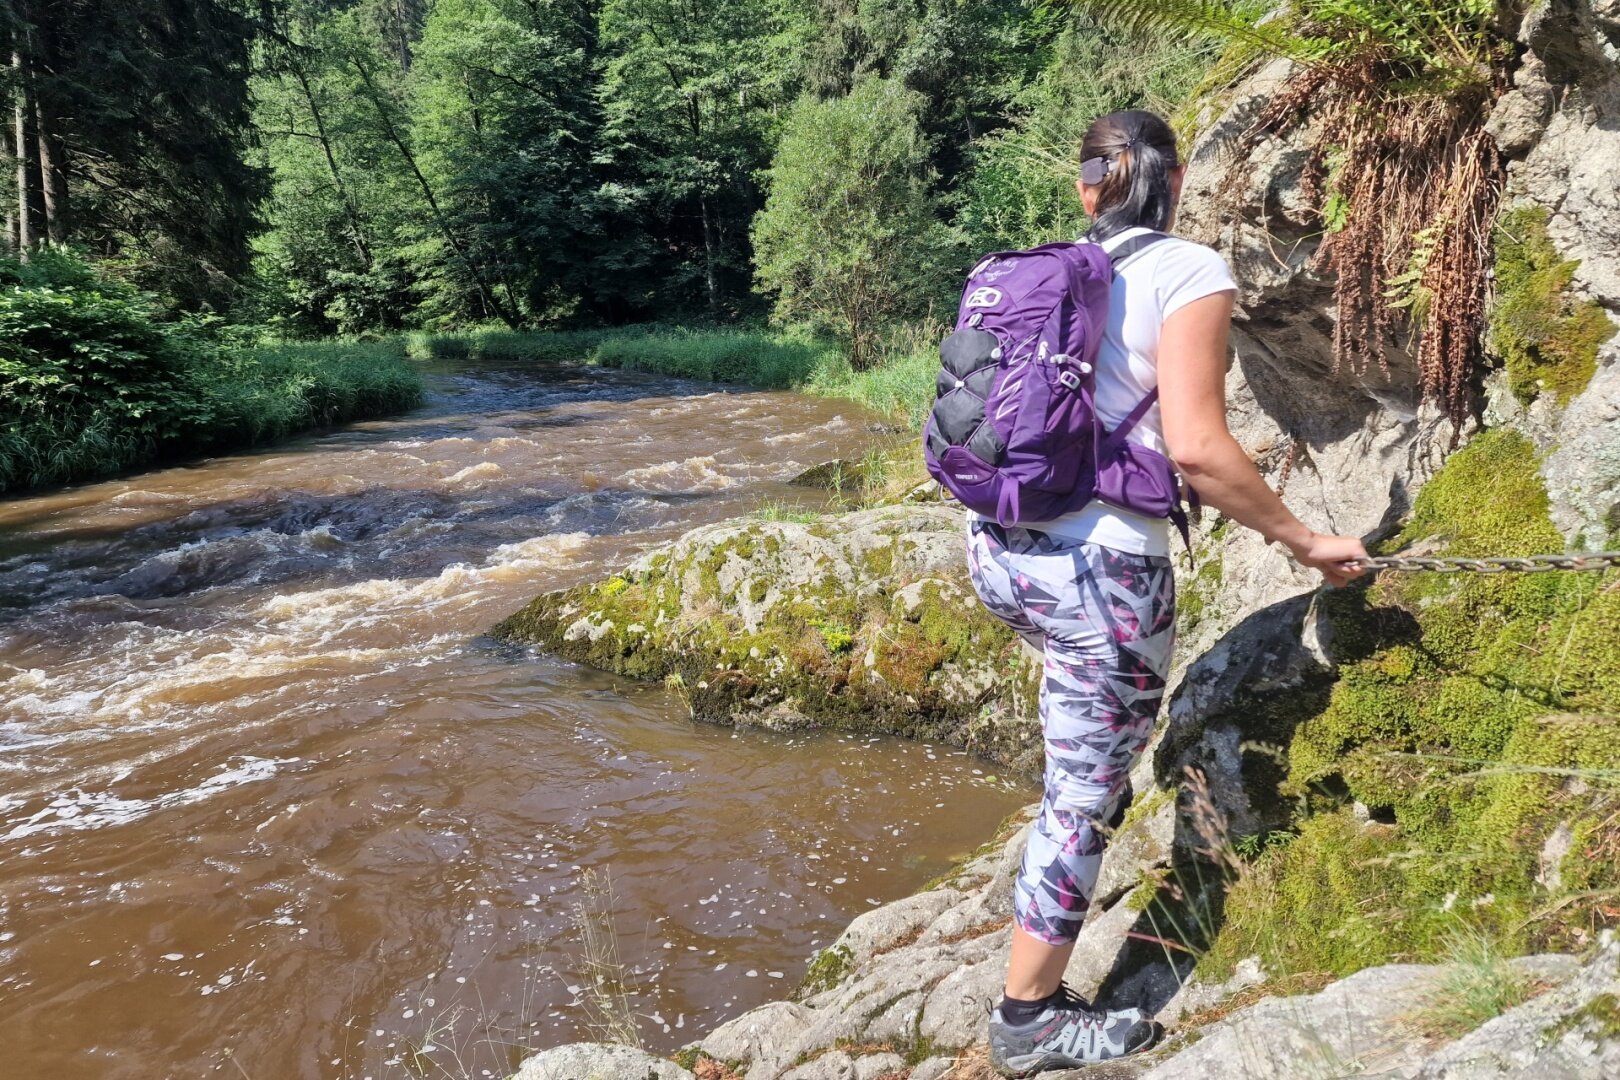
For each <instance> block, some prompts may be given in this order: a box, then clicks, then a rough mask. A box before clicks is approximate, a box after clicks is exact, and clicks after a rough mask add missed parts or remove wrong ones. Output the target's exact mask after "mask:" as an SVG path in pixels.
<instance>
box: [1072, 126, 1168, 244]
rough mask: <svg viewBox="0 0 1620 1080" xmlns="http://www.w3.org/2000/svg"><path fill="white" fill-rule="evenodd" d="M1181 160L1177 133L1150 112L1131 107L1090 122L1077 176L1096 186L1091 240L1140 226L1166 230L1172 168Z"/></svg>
mask: <svg viewBox="0 0 1620 1080" xmlns="http://www.w3.org/2000/svg"><path fill="white" fill-rule="evenodd" d="M1179 164H1180V162H1179V160H1178V159H1177V157H1176V135H1175V132H1173V131H1171V130H1170V125H1169V124H1167V123H1165V122H1164V121H1163V120H1162V119H1160V118H1159V117H1157V116H1155V115H1154V114H1153V113H1150V112H1143V111H1142V110H1140V109H1130V110H1127V111H1125V112H1116V113H1109V114H1108V115H1107V116H1103V117H1100V118H1098V119H1097V120H1096V121H1094V122H1093V123H1092V125H1091V127H1089V128H1087V129H1086V135H1085V138H1084V139H1082V140H1081V142H1080V179H1081V180H1082V181H1084V182H1085V183H1086V184H1088V185H1091V186H1094V187H1096V188H1097V189H1098V190H1097V214H1096V218H1095V219H1094V220H1093V221H1092V224H1091V236H1092V238H1093V239H1096V240H1106V239H1108V238H1109V237H1110V236H1113V235H1115V234H1116V233H1120V232H1123V231H1124V230H1126V229H1131V228H1136V227H1138V226H1141V227H1144V228H1149V229H1158V230H1161V231H1162V230H1164V229H1167V228H1169V227H1170V219H1171V217H1172V216H1173V214H1174V212H1175V195H1174V193H1173V192H1172V191H1171V188H1170V172H1171V170H1173V169H1174V168H1175V167H1176V166H1177V165H1179Z"/></svg>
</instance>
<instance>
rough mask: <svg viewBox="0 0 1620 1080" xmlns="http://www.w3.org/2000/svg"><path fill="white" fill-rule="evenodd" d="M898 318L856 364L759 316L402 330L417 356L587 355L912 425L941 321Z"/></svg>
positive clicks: (565, 358) (579, 359)
mask: <svg viewBox="0 0 1620 1080" xmlns="http://www.w3.org/2000/svg"><path fill="white" fill-rule="evenodd" d="M936 329H938V328H930V327H927V326H923V325H915V326H902V327H899V328H897V329H895V330H893V331H891V333H890V334H889V335H888V336H887V337H886V338H885V339H884V340H883V342H882V343H881V344H880V345H879V347H878V349H877V350H876V355H875V357H874V359H873V361H872V363H871V364H870V365H868V366H867V367H865V368H863V369H862V370H859V371H856V370H855V369H854V368H852V367H851V366H850V363H849V357H848V353H847V351H846V350H845V349H843V348H842V347H841V346H839V345H838V344H837V343H836V342H833V341H831V340H828V339H826V338H820V337H816V336H814V335H811V334H808V333H804V332H800V331H788V330H773V329H768V328H764V327H758V326H739V327H726V328H699V327H681V326H670V325H663V324H654V325H647V326H627V327H613V328H603V329H595V330H535V331H528V332H524V331H512V330H506V329H494V328H491V329H483V330H470V331H466V332H463V333H443V334H425V333H418V334H410V335H406V337H405V338H404V341H405V343H406V349H407V351H408V352H409V354H410V355H411V356H413V357H417V358H420V359H450V360H457V359H468V358H472V359H480V358H488V359H497V358H504V359H513V360H533V361H545V362H554V363H569V362H572V363H586V364H593V365H597V366H600V367H607V368H617V369H621V370H624V371H644V372H649V373H652V374H658V375H674V376H677V377H679V378H684V379H697V380H701V381H703V382H717V383H728V384H734V385H743V386H751V387H757V388H760V389H766V390H793V391H796V392H799V393H804V394H811V395H814V396H816V397H825V398H842V399H846V400H849V401H854V402H856V403H857V404H859V405H861V406H863V407H865V408H868V409H871V410H872V411H873V412H877V413H880V414H882V415H884V416H888V417H890V418H892V419H893V420H895V422H896V423H900V424H904V425H905V426H907V427H908V428H910V429H912V430H920V429H921V427H922V421H923V418H924V416H925V415H926V413H927V410H928V407H929V406H930V405H932V404H933V398H934V376H935V375H936V373H937V371H938V368H939V337H940V336H941V335H942V334H943V330H939V331H938V332H937V333H936Z"/></svg>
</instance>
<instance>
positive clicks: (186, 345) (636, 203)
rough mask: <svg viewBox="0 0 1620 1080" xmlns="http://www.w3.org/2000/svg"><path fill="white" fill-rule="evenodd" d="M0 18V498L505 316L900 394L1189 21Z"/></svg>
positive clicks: (1199, 47)
mask: <svg viewBox="0 0 1620 1080" xmlns="http://www.w3.org/2000/svg"><path fill="white" fill-rule="evenodd" d="M0 13H3V14H0V20H3V21H0V34H3V35H4V37H5V39H6V44H7V48H6V50H5V52H6V53H7V54H8V55H9V56H10V58H11V61H10V66H9V68H7V69H5V75H4V79H3V82H0V87H3V89H4V92H5V94H6V96H7V97H8V99H9V101H10V105H11V107H10V109H9V110H8V117H9V118H10V120H11V123H10V124H9V125H8V127H9V128H10V130H9V131H8V132H7V135H8V137H7V138H6V139H5V140H4V149H5V151H6V160H5V161H4V162H3V163H0V177H3V182H4V183H5V184H6V186H7V187H8V188H9V189H10V190H8V191H5V192H3V193H0V205H4V207H5V208H6V215H5V220H6V227H5V231H4V240H5V244H6V246H7V248H8V252H9V254H8V255H7V257H6V259H5V261H4V262H3V263H0V279H3V280H4V285H5V288H6V293H5V296H4V298H3V299H0V394H3V395H4V397H5V399H6V401H5V406H4V409H5V412H4V417H3V419H4V421H5V427H4V430H3V432H0V490H3V489H4V488H7V487H9V488H20V487H27V486H30V485H35V484H40V483H51V482H61V481H64V480H71V479H77V478H81V477H86V476H92V475H96V474H99V473H106V472H110V471H114V470H117V469H119V468H124V467H128V466H129V465H132V464H138V463H140V462H142V461H144V460H149V459H152V458H154V457H161V456H163V455H164V454H166V453H168V452H170V451H171V450H173V449H174V448H175V447H185V448H186V449H187V450H191V451H194V450H195V449H196V447H197V446H198V445H199V444H200V445H204V446H229V445H232V444H248V443H253V442H258V441H263V440H265V439H269V438H275V437H278V436H280V435H282V434H285V433H287V432H289V431H293V430H297V429H298V428H300V427H305V426H309V425H311V424H317V423H324V422H331V421H334V420H341V419H346V418H349V417H353V416H359V415H366V414H368V413H375V412H379V411H387V410H390V409H397V408H400V407H402V406H404V405H408V404H410V403H412V402H413V401H414V400H415V399H416V396H417V395H418V394H419V393H420V390H419V388H418V387H417V384H416V381H415V378H416V377H415V374H414V371H413V369H412V368H411V367H410V365H409V363H408V360H409V357H410V356H413V355H414V356H422V355H430V354H432V353H434V352H435V351H436V350H441V349H449V350H450V351H452V352H465V351H467V350H468V349H476V348H478V345H477V344H476V343H477V342H490V341H495V340H496V339H502V336H503V335H504V336H505V337H504V339H503V340H504V341H505V347H506V348H508V349H510V350H514V351H522V342H521V341H520V340H519V339H516V338H513V335H526V336H525V338H523V339H522V340H523V341H530V340H532V338H530V337H527V335H532V334H533V332H535V331H556V330H569V331H575V332H577V333H576V335H573V336H569V337H567V338H565V339H559V340H558V341H557V342H552V343H551V347H552V348H556V347H557V345H558V344H559V343H560V342H563V341H566V346H565V349H566V350H573V351H575V352H580V353H582V352H583V351H585V350H596V351H598V352H600V353H601V356H600V358H601V359H602V360H603V361H604V362H609V363H612V362H615V357H617V358H618V362H623V363H630V364H636V363H653V364H661V365H662V366H663V367H665V368H667V369H671V370H676V371H679V372H682V373H687V374H696V375H702V376H719V377H731V378H741V379H747V380H749V381H756V382H766V383H774V384H779V385H816V386H820V387H821V388H822V389H829V388H830V389H833V390H838V391H840V392H844V393H852V394H854V395H855V396H858V397H865V398H867V399H869V400H870V403H872V404H874V405H876V406H877V407H879V408H882V409H886V410H889V411H900V412H906V411H911V412H915V410H916V408H917V407H918V395H919V391H918V390H917V387H918V386H922V388H923V389H926V379H923V380H918V379H915V378H906V377H905V376H903V375H894V374H892V373H891V374H890V375H888V376H885V372H887V371H888V370H889V369H890V368H891V367H893V365H894V364H896V363H899V364H902V365H903V364H904V362H905V360H906V359H907V358H910V359H911V360H912V362H913V366H916V367H917V368H918V370H921V369H922V366H923V361H922V360H919V359H918V356H919V353H926V352H927V351H928V350H927V349H926V348H924V346H925V345H926V344H929V343H930V339H931V337H932V330H933V326H934V325H935V324H936V323H937V322H938V321H939V320H940V319H941V318H942V317H943V314H942V313H944V312H947V311H948V310H950V309H953V308H954V299H955V298H954V291H955V288H956V286H957V283H958V282H959V281H960V276H961V274H962V272H963V271H964V270H965V268H966V267H968V266H970V265H971V264H972V262H973V261H974V260H975V259H976V258H977V257H978V256H979V255H980V254H982V253H983V252H985V251H988V250H994V249H1003V248H1009V247H1021V246H1027V245H1029V244H1033V243H1038V242H1042V241H1044V240H1048V239H1054V238H1059V237H1065V236H1072V235H1074V234H1076V233H1077V232H1078V231H1079V230H1080V229H1081V227H1082V221H1081V217H1080V208H1079V205H1078V200H1077V199H1076V198H1075V197H1074V193H1073V190H1072V187H1071V184H1072V176H1073V170H1074V168H1075V166H1074V163H1073V161H1072V158H1073V156H1074V152H1075V148H1076V147H1077V145H1078V140H1079V135H1080V132H1081V131H1082V130H1083V128H1084V126H1085V124H1086V123H1087V122H1088V121H1089V120H1090V119H1091V118H1092V117H1093V116H1095V115H1097V114H1098V113H1100V112H1105V111H1108V110H1110V109H1114V108H1120V107H1127V106H1136V105H1142V106H1146V107H1151V108H1158V109H1161V110H1164V111H1166V112H1173V111H1174V110H1175V108H1176V106H1177V105H1178V103H1180V102H1182V101H1183V100H1185V99H1186V98H1187V97H1188V95H1189V92H1190V91H1191V90H1193V89H1194V87H1195V86H1197V85H1198V84H1199V83H1200V81H1201V80H1203V79H1204V78H1205V76H1206V73H1207V71H1208V70H1209V68H1210V64H1211V61H1212V58H1213V56H1214V50H1215V46H1214V45H1213V44H1211V43H1210V41H1209V40H1208V39H1207V38H1202V37H1200V36H1198V35H1192V36H1190V37H1189V35H1187V34H1185V33H1173V34H1170V33H1164V32H1161V31H1153V30H1137V31H1127V30H1124V29H1120V28H1118V27H1117V26H1116V25H1114V24H1113V23H1110V22H1108V21H1105V20H1102V19H1100V18H1099V17H1098V16H1096V15H1094V14H1092V13H1089V12H1088V11H1087V10H1086V9H1085V8H1084V7H1083V6H1081V5H1073V4H1065V3H1059V2H1054V0H1013V2H1008V0H908V2H905V3H873V2H866V3H862V2H858V0H812V2H808V3H788V2H784V0H358V2H353V3H347V2H341V0H336V2H335V0H262V2H247V0H168V2H163V3H158V2H155V0H114V2H107V0H69V2H60V3H44V2H41V0H9V2H7V3H6V4H4V5H3V7H0ZM627 328H633V329H627ZM467 335H472V336H471V337H470V338H469V337H468V336H467ZM334 341H341V342H345V343H348V344H346V345H345V346H343V347H341V348H339V347H335V346H334V345H333V344H332V343H333V342H334ZM630 341H634V342H635V344H634V345H633V346H632V345H630V344H628V342H630ZM469 342H471V344H470V343H469ZM536 347H537V348H541V347H540V346H538V345H537V346H536ZM541 351H544V349H543V348H541ZM728 357H729V359H728Z"/></svg>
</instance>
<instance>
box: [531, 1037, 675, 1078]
mask: <svg viewBox="0 0 1620 1080" xmlns="http://www.w3.org/2000/svg"><path fill="white" fill-rule="evenodd" d="M512 1080H694V1078H693V1076H692V1074H691V1073H689V1072H687V1071H686V1070H685V1069H683V1068H681V1067H680V1066H679V1065H677V1064H675V1063H674V1062H673V1061H669V1060H667V1059H665V1058H661V1057H656V1056H654V1055H652V1054H649V1053H647V1052H646V1051H645V1050H637V1049H634V1048H633V1047H629V1046H614V1045H612V1044H609V1043H571V1044H569V1045H567V1046H555V1047H552V1048H551V1049H550V1050H542V1051H540V1053H538V1054H535V1055H534V1056H533V1057H531V1058H528V1059H526V1060H525V1061H524V1062H523V1065H522V1067H521V1068H519V1069H518V1071H517V1072H516V1073H515V1074H514V1075H513V1076H512Z"/></svg>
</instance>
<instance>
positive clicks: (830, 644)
mask: <svg viewBox="0 0 1620 1080" xmlns="http://www.w3.org/2000/svg"><path fill="white" fill-rule="evenodd" d="M816 630H817V631H818V632H819V633H820V634H821V640H822V643H823V644H825V645H826V646H827V651H828V652H831V653H846V652H849V650H850V647H851V646H853V645H854V644H855V634H854V632H853V631H851V630H850V628H849V627H847V626H845V625H843V624H842V623H822V624H819V625H818V626H817V627H816Z"/></svg>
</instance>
